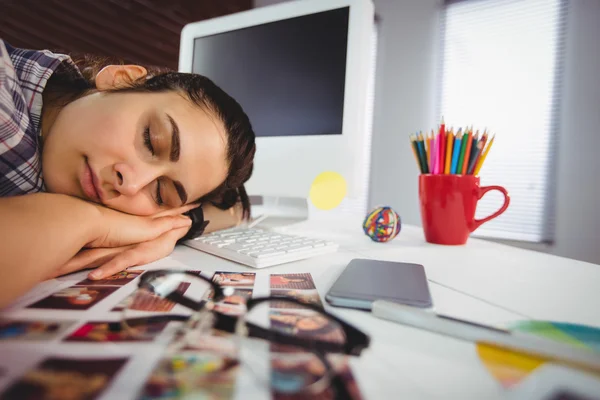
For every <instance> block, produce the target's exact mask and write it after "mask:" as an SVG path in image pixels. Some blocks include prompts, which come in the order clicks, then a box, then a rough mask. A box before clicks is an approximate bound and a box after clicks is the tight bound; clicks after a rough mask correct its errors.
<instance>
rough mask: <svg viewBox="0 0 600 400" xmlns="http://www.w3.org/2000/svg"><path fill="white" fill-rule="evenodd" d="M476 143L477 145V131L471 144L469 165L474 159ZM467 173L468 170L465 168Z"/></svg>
mask: <svg viewBox="0 0 600 400" xmlns="http://www.w3.org/2000/svg"><path fill="white" fill-rule="evenodd" d="M477 143H479V131H477V133H476V134H475V136H473V144H472V145H471V154H469V165H471V161H472V160H473V157H475V152H476V151H477ZM468 173H469V168H468V167H467V174H468Z"/></svg>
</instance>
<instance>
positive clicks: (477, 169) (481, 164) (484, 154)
mask: <svg viewBox="0 0 600 400" xmlns="http://www.w3.org/2000/svg"><path fill="white" fill-rule="evenodd" d="M495 137H496V136H492V139H491V140H490V142H489V143H488V145H487V146H486V148H485V150H484V151H483V154H482V155H481V157H480V158H479V161H478V162H477V166H476V167H475V173H474V175H479V171H480V170H481V167H482V166H483V163H484V161H485V158H486V157H487V155H488V153H489V152H490V149H491V148H492V145H493V144H494V138H495Z"/></svg>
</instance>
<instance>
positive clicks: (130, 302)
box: [112, 271, 201, 312]
mask: <svg viewBox="0 0 600 400" xmlns="http://www.w3.org/2000/svg"><path fill="white" fill-rule="evenodd" d="M186 272H190V273H193V274H197V275H199V274H200V272H201V271H186ZM189 286H190V283H189V282H181V283H180V284H179V287H178V288H177V292H179V293H181V294H184V293H185V292H186V290H187V289H188V288H189ZM173 307H175V303H173V302H172V301H170V300H168V299H165V298H162V297H160V296H156V295H154V294H152V293H149V292H147V291H135V292H133V293H132V294H131V295H129V296H128V297H126V298H125V299H124V300H123V301H121V302H120V303H119V304H117V305H116V306H115V307H114V308H113V309H112V311H123V310H124V309H129V310H136V311H149V312H169V311H171V310H173Z"/></svg>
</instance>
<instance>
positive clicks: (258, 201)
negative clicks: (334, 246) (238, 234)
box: [250, 196, 309, 229]
mask: <svg viewBox="0 0 600 400" xmlns="http://www.w3.org/2000/svg"><path fill="white" fill-rule="evenodd" d="M250 204H251V211H252V219H254V220H256V219H258V218H260V217H261V216H263V215H266V216H267V217H266V218H265V219H264V220H262V221H260V222H259V223H258V224H257V226H260V227H263V228H269V229H272V228H279V227H284V226H288V225H293V224H297V223H299V222H302V221H306V220H308V216H309V214H308V201H307V199H306V198H301V197H272V196H250Z"/></svg>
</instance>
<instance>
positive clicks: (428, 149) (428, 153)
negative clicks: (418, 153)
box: [424, 134, 431, 165]
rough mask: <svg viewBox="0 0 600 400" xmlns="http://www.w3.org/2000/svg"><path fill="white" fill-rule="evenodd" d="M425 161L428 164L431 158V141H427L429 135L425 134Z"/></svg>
mask: <svg viewBox="0 0 600 400" xmlns="http://www.w3.org/2000/svg"><path fill="white" fill-rule="evenodd" d="M424 144H425V155H426V158H425V162H426V163H427V165H429V160H430V158H431V143H430V142H429V136H428V135H427V134H425V143H424Z"/></svg>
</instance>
